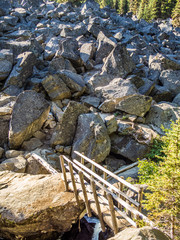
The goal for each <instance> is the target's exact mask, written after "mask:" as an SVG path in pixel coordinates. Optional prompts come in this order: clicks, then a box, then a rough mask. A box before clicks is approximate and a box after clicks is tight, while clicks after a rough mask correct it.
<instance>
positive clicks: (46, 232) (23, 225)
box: [0, 171, 84, 240]
mask: <svg viewBox="0 0 180 240" xmlns="http://www.w3.org/2000/svg"><path fill="white" fill-rule="evenodd" d="M7 183H8V184H7ZM0 185H1V189H0V195H1V198H0V206H1V207H0V210H1V218H0V237H3V238H7V239H10V240H13V239H15V238H17V237H18V236H21V237H22V238H33V239H40V237H42V236H43V237H44V238H46V239H47V238H53V239H55V238H56V237H57V234H58V233H59V234H63V233H64V232H66V231H69V230H70V229H71V227H72V223H74V222H76V221H77V220H78V217H79V215H80V214H81V212H82V211H83V210H84V204H83V202H82V201H80V206H79V207H77V203H76V201H75V198H74V194H73V193H71V192H65V188H64V182H63V180H62V179H61V174H54V175H52V174H48V175H47V174H46V175H29V174H27V175H25V174H20V173H18V174H15V173H9V172H6V171H4V172H0ZM30 192H31V194H29V193H30ZM7 223H8V224H7ZM55 234H56V235H55ZM55 236H56V237H55Z"/></svg>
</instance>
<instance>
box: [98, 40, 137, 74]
mask: <svg viewBox="0 0 180 240" xmlns="http://www.w3.org/2000/svg"><path fill="white" fill-rule="evenodd" d="M134 69H135V64H134V62H133V61H132V59H131V57H130V55H129V53H128V52H127V50H126V48H125V47H124V46H122V45H121V44H117V46H116V47H115V48H114V49H113V50H112V52H111V53H110V55H109V56H108V57H107V58H106V59H105V63H104V66H103V68H102V71H103V73H107V74H110V75H113V76H115V77H122V78H124V77H126V76H127V74H129V73H131V72H132V71H133V70H134Z"/></svg>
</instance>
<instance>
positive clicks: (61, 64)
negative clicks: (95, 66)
mask: <svg viewBox="0 0 180 240" xmlns="http://www.w3.org/2000/svg"><path fill="white" fill-rule="evenodd" d="M64 69H65V70H70V71H71V72H74V73H76V70H75V69H74V67H73V66H72V64H71V62H70V61H69V60H68V59H65V58H63V57H61V56H59V57H57V58H56V57H55V58H53V59H52V60H51V62H50V64H49V70H50V71H52V72H56V71H61V70H64Z"/></svg>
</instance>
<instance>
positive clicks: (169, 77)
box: [159, 70, 180, 96]
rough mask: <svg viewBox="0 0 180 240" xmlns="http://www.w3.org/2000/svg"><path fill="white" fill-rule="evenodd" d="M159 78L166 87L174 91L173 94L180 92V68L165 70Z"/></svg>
mask: <svg viewBox="0 0 180 240" xmlns="http://www.w3.org/2000/svg"><path fill="white" fill-rule="evenodd" d="M159 80H160V81H161V83H162V84H163V86H164V87H165V88H167V89H168V90H169V91H170V92H172V94H173V96H175V95H177V94H178V93H180V70H179V71H174V70H164V71H162V72H161V75H160V78H159Z"/></svg>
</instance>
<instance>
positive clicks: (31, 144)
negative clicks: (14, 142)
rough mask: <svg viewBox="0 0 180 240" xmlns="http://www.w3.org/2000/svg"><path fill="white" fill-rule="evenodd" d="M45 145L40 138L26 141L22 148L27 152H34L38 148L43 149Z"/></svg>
mask: <svg viewBox="0 0 180 240" xmlns="http://www.w3.org/2000/svg"><path fill="white" fill-rule="evenodd" d="M42 145H43V144H42V142H41V141H40V140H39V139H38V138H31V139H30V140H29V141H25V142H23V144H22V148H23V149H24V150H25V151H33V150H34V149H36V148H39V147H41V146H42Z"/></svg>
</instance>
